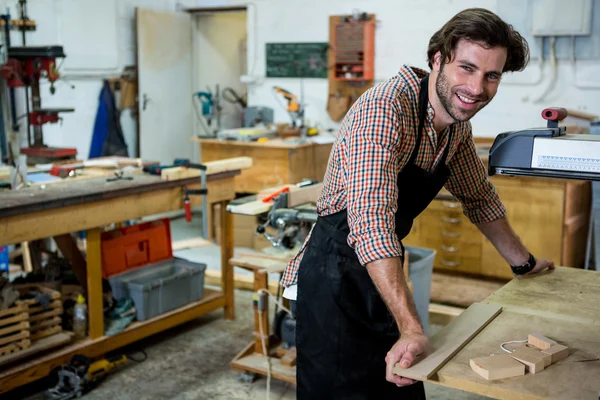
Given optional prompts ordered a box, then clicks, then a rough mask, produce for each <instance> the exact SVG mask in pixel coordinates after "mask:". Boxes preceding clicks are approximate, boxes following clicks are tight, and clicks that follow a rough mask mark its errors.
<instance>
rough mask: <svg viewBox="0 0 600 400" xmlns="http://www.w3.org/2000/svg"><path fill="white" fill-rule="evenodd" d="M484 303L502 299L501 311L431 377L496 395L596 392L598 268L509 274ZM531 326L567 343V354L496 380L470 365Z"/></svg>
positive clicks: (599, 374)
mask: <svg viewBox="0 0 600 400" xmlns="http://www.w3.org/2000/svg"><path fill="white" fill-rule="evenodd" d="M484 303H490V304H491V303H495V304H500V305H502V307H503V311H502V313H501V314H500V315H499V316H497V317H496V318H495V319H494V320H493V321H492V322H491V323H490V324H489V325H488V326H486V327H485V328H484V329H483V330H482V331H481V332H480V333H479V334H478V335H477V336H476V337H475V338H474V339H472V340H471V341H470V342H469V343H468V344H467V345H466V346H465V347H464V348H463V349H462V350H461V351H460V352H458V353H457V354H456V355H455V356H454V357H453V358H452V359H451V360H450V361H449V362H448V363H447V364H446V365H444V366H443V367H442V368H441V369H440V371H439V372H438V376H437V379H434V380H432V382H434V383H439V384H442V385H444V386H449V387H453V388H456V389H460V390H465V391H469V392H473V393H478V394H482V395H486V396H490V397H494V398H510V399H555V398H556V399H597V398H598V396H599V395H600V273H599V272H596V271H585V270H580V269H574V268H566V267H558V268H557V269H556V270H555V271H553V272H552V273H549V274H547V275H544V276H539V277H536V278H528V279H515V280H512V281H511V282H509V283H507V284H506V285H505V286H504V287H502V288H501V289H499V290H498V291H496V292H495V293H494V294H492V295H490V296H489V297H488V298H487V299H486V300H485V301H484ZM532 332H540V333H542V334H543V335H545V336H548V337H550V338H552V339H554V340H556V341H557V342H559V343H560V344H563V345H565V346H567V347H569V349H570V353H569V357H568V358H567V359H565V360H562V361H559V362H558V363H556V364H553V365H551V366H549V367H547V368H546V369H544V370H543V371H541V372H538V373H536V374H530V373H527V374H526V375H524V376H520V377H514V378H507V379H501V380H496V381H487V380H485V379H484V378H482V377H480V376H479V375H477V374H476V373H475V372H474V371H473V370H472V369H471V367H470V366H469V360H470V359H472V358H477V357H484V356H488V355H490V354H503V350H502V349H501V348H500V344H501V343H503V342H507V341H512V340H525V339H527V335H528V334H529V333H532ZM508 346H510V345H508ZM592 360H595V361H592Z"/></svg>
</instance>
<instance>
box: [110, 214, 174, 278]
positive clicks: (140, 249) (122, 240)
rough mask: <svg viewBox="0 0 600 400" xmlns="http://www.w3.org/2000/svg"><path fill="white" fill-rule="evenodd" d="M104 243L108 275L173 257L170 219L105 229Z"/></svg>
mask: <svg viewBox="0 0 600 400" xmlns="http://www.w3.org/2000/svg"><path fill="white" fill-rule="evenodd" d="M101 242H102V243H101V247H102V276H103V277H104V278H109V277H111V276H113V275H116V274H120V273H122V272H125V271H127V270H131V269H136V268H139V267H142V266H145V265H148V264H152V263H155V262H158V261H163V260H167V259H170V258H173V249H172V247H171V222H170V220H169V219H168V218H164V219H160V220H157V221H151V222H144V223H141V224H138V225H133V226H128V227H125V228H119V229H114V230H112V231H109V232H103V233H102V234H101Z"/></svg>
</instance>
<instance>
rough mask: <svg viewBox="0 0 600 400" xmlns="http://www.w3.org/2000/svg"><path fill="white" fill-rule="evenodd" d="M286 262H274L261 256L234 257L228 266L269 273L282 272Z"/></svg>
mask: <svg viewBox="0 0 600 400" xmlns="http://www.w3.org/2000/svg"><path fill="white" fill-rule="evenodd" d="M287 264H288V263H287V261H283V260H276V259H272V258H269V257H263V256H261V255H256V256H251V255H245V256H236V257H233V258H231V259H229V265H231V266H234V267H241V268H246V269H248V270H252V271H254V270H260V269H263V270H267V271H268V272H269V273H273V272H283V271H285V268H286V266H287Z"/></svg>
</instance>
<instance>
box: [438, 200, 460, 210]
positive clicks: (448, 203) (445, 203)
mask: <svg viewBox="0 0 600 400" xmlns="http://www.w3.org/2000/svg"><path fill="white" fill-rule="evenodd" d="M442 206H444V207H446V208H459V207H460V203H451V202H449V201H442Z"/></svg>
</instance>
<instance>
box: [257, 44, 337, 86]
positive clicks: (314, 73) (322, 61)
mask: <svg viewBox="0 0 600 400" xmlns="http://www.w3.org/2000/svg"><path fill="white" fill-rule="evenodd" d="M328 48H329V43H267V49H266V54H267V62H266V65H267V74H266V76H267V78H327V49H328Z"/></svg>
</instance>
